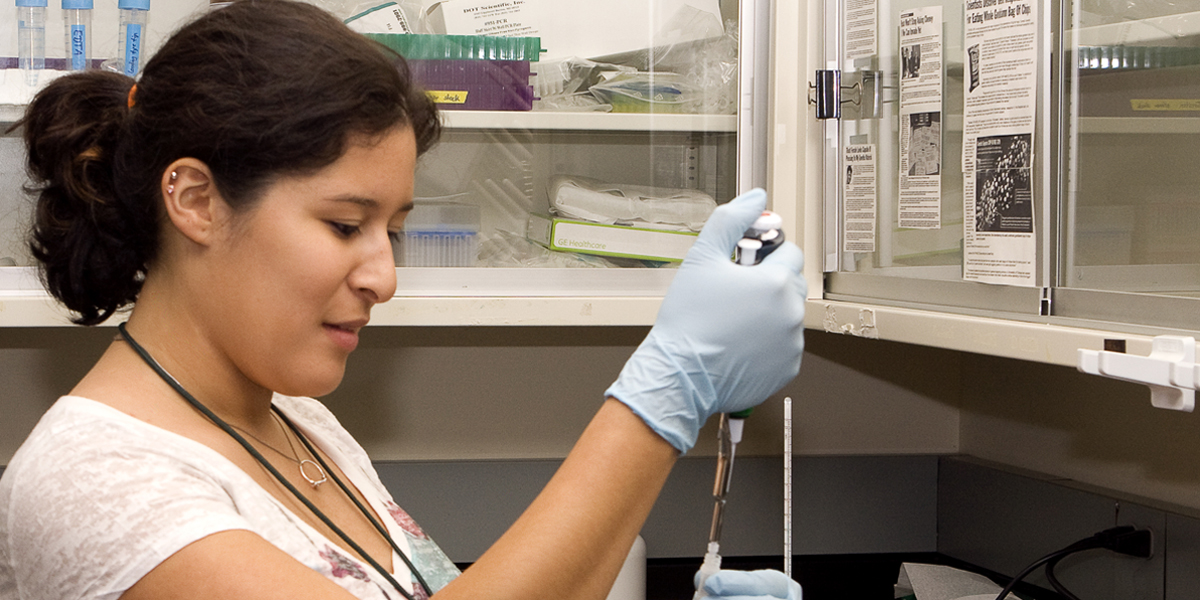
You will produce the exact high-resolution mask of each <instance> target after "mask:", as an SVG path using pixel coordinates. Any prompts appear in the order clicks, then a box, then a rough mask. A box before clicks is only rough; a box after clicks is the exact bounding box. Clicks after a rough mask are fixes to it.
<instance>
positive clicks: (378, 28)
mask: <svg viewBox="0 0 1200 600" xmlns="http://www.w3.org/2000/svg"><path fill="white" fill-rule="evenodd" d="M309 1H311V2H314V3H315V2H323V3H329V4H340V5H342V7H341V8H340V11H341V12H338V11H331V12H333V13H334V14H335V15H338V16H339V17H341V18H342V19H343V20H344V22H345V23H346V25H347V26H349V27H350V29H353V30H354V31H357V32H359V33H424V31H422V30H421V26H420V17H421V3H420V2H419V1H413V0H399V1H383V0H372V1H370V2H363V1H362V0H309Z"/></svg>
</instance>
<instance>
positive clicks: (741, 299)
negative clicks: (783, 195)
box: [605, 189, 808, 452]
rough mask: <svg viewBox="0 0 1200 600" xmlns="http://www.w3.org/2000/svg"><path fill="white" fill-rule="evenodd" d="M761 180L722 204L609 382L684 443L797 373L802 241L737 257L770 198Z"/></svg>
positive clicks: (666, 434) (654, 425) (654, 424)
mask: <svg viewBox="0 0 1200 600" xmlns="http://www.w3.org/2000/svg"><path fill="white" fill-rule="evenodd" d="M766 203H767V194H766V192H764V191H762V190H760V189H756V190H753V191H750V192H747V193H745V194H742V195H741V196H738V197H737V198H734V199H733V200H731V201H730V202H729V203H727V204H724V205H721V206H719V207H717V210H716V211H715V212H713V214H712V216H711V217H709V219H708V222H707V223H706V224H705V225H704V230H703V231H701V232H700V236H699V238H697V239H696V243H695V244H694V245H692V248H691V250H689V251H688V253H687V257H686V258H684V260H683V264H682V265H680V267H679V272H678V273H676V274H675V280H674V281H673V282H672V283H671V287H670V289H668V290H667V295H666V297H665V298H664V299H663V302H662V307H661V308H660V309H659V311H658V318H657V319H656V320H655V322H654V327H653V328H651V329H650V333H649V335H647V336H646V339H645V341H643V342H642V344H641V345H640V346H638V349H637V350H636V351H635V352H634V353H633V356H632V357H630V359H629V362H627V363H625V368H623V369H622V370H621V375H620V376H619V377H618V378H617V381H616V382H615V383H613V384H612V386H611V387H609V388H608V391H607V392H605V394H607V395H608V396H612V397H613V398H616V399H617V400H620V401H621V402H623V403H625V404H626V405H627V406H629V408H630V409H632V410H633V412H635V413H637V415H638V416H640V417H641V418H642V419H643V420H644V421H646V424H648V425H649V426H650V428H651V429H653V430H654V431H656V432H657V433H658V434H659V435H661V436H662V437H663V438H664V439H666V440H667V441H668V442H670V444H671V445H672V446H675V448H677V449H678V450H679V451H680V452H687V451H688V450H689V449H690V448H691V447H692V446H693V445H694V444H695V443H696V436H697V435H698V434H699V431H700V427H701V426H703V425H704V422H705V421H707V420H708V418H709V417H710V416H712V415H713V414H716V413H721V412H735V411H739V410H743V409H746V408H750V407H752V406H756V405H758V404H759V403H761V402H762V401H763V400H766V399H767V396H770V395H771V394H773V393H775V392H777V391H779V388H781V387H783V385H784V384H786V383H787V382H789V381H791V380H792V379H793V378H795V377H796V374H797V373H799V371H800V355H801V353H802V352H803V350H804V300H805V295H806V294H807V289H808V286H807V285H806V284H805V282H804V277H803V276H802V275H801V274H800V272H801V269H802V267H803V266H804V257H803V255H802V254H801V252H800V248H798V247H796V245H795V244H793V243H791V242H785V243H784V244H783V245H782V246H780V247H779V249H777V250H776V251H775V252H772V253H771V254H770V255H768V256H767V258H765V259H763V261H762V262H761V263H759V264H758V265H754V266H746V265H737V264H734V263H733V261H732V260H731V256H732V255H733V250H734V247H735V246H736V245H737V242H738V240H740V239H741V238H742V234H743V233H744V232H745V231H746V229H747V228H749V227H750V225H751V224H753V223H754V220H755V219H757V218H758V217H759V215H761V214H762V211H763V209H764V208H765V207H766Z"/></svg>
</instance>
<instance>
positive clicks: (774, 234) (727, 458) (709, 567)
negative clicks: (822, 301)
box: [693, 210, 784, 600]
mask: <svg viewBox="0 0 1200 600" xmlns="http://www.w3.org/2000/svg"><path fill="white" fill-rule="evenodd" d="M783 239H784V236H783V219H782V218H781V217H780V216H779V215H777V214H775V213H773V212H771V211H769V210H764V211H763V213H762V214H761V215H759V217H758V218H757V219H755V221H754V223H753V224H752V225H751V226H750V228H749V229H747V230H746V231H745V233H743V234H742V239H741V240H738V243H737V247H736V248H735V249H734V257H733V261H734V262H735V263H737V264H739V265H756V264H758V263H760V262H762V260H763V259H764V258H766V257H767V255H769V254H771V253H772V252H774V251H775V250H776V249H777V248H779V246H780V245H782V244H783ZM752 410H753V409H749V408H748V409H746V410H743V411H739V412H736V413H732V414H728V413H722V414H721V420H720V423H718V428H717V476H716V480H715V481H714V482H713V518H712V527H711V528H710V529H709V532H708V549H707V551H706V552H705V553H704V562H703V563H702V564H701V565H700V580H699V581H698V582H697V585H696V595H695V596H693V600H700V599H701V598H704V582H705V581H706V580H707V579H708V578H709V576H711V575H712V574H714V573H716V572H717V571H719V570H721V527H722V526H723V525H724V522H725V496H726V495H727V494H728V493H729V482H730V480H731V479H732V477H733V456H734V453H735V452H736V451H737V445H738V444H739V443H740V442H741V441H742V428H743V425H744V424H745V421H746V417H749V416H750V412H751V411H752Z"/></svg>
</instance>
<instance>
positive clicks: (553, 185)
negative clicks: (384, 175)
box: [397, 114, 737, 268]
mask: <svg viewBox="0 0 1200 600" xmlns="http://www.w3.org/2000/svg"><path fill="white" fill-rule="evenodd" d="M456 116H457V115H451V116H450V117H451V119H450V120H451V122H453V121H454V117H456ZM527 116H528V117H529V118H530V119H529V120H530V121H531V122H534V123H536V124H541V125H543V126H546V127H547V128H544V129H530V128H497V129H485V128H477V127H451V128H449V129H448V130H447V131H446V132H445V134H444V135H443V138H442V141H441V143H440V144H439V145H438V146H437V147H435V148H434V150H433V151H431V152H430V154H429V155H428V156H426V157H424V158H423V159H422V164H421V166H420V168H419V169H418V177H417V196H418V200H417V202H418V206H421V205H422V204H424V203H434V202H446V201H449V202H453V203H459V204H466V205H470V206H472V207H476V210H477V219H478V232H479V233H478V243H479V256H478V260H477V261H475V262H474V263H473V264H469V265H467V264H461V265H437V264H414V263H412V262H406V261H405V259H406V258H409V259H411V258H413V255H412V254H407V255H406V254H403V252H404V250H403V249H402V250H401V251H400V254H398V261H397V264H398V265H400V266H478V267H527V268H566V267H632V268H645V267H649V268H657V267H664V266H666V267H670V266H674V264H675V263H672V262H668V261H662V260H658V261H656V260H644V259H635V258H629V257H624V256H616V255H617V254H627V253H625V252H622V251H619V250H615V251H612V252H609V251H608V250H607V249H606V250H599V251H598V252H597V253H578V252H566V251H549V250H547V249H546V248H543V247H541V246H539V245H538V244H535V243H532V242H530V241H529V240H527V239H525V238H526V234H527V229H528V228H529V227H532V226H534V225H533V224H531V221H530V219H531V215H532V216H533V217H534V218H535V219H536V218H537V217H538V216H540V215H547V216H557V217H562V218H571V219H574V220H594V221H595V222H598V223H603V222H605V221H607V222H608V223H611V222H612V221H613V220H616V221H617V222H618V223H631V222H638V223H637V226H638V227H641V228H665V227H672V228H673V229H675V228H680V227H681V226H686V225H687V224H691V226H693V227H695V228H698V227H699V226H700V225H701V224H702V223H703V221H704V220H705V219H706V218H707V214H708V211H710V210H711V206H709V205H708V203H711V202H715V201H716V200H717V199H729V198H731V197H732V196H733V195H734V188H735V184H736V181H735V178H734V173H735V172H736V141H737V134H736V132H735V131H734V128H735V123H734V121H733V117H732V115H730V116H728V117H727V118H713V119H709V118H704V117H703V116H695V117H693V116H691V115H666V116H650V115H645V116H644V118H641V119H639V121H637V122H635V123H633V124H632V126H638V125H640V126H642V127H645V128H647V129H649V130H622V129H608V128H607V127H614V125H618V124H620V122H624V121H623V120H622V119H621V117H623V116H628V115H619V114H597V115H593V116H591V118H590V119H589V120H588V122H589V123H591V124H593V125H595V127H596V128H595V129H591V130H581V129H575V128H570V127H572V125H574V124H575V123H577V122H578V121H579V120H575V121H574V123H573V122H572V121H571V120H568V121H567V122H566V123H565V128H563V129H554V128H550V127H554V126H556V125H557V123H556V121H555V120H554V119H557V118H559V117H562V115H549V116H550V117H552V119H542V120H539V119H538V117H540V116H542V115H537V114H532V115H527ZM606 119H609V120H611V121H613V122H610V121H608V120H606ZM614 122H618V123H614ZM575 126H577V125H575ZM705 127H712V128H716V129H718V130H715V131H703V130H702V129H703V128H705ZM673 129H674V130H673ZM693 129H701V130H693ZM720 129H724V131H721V130H720ZM616 190H622V191H616ZM650 192H655V193H657V194H658V196H657V197H659V198H662V199H667V198H674V202H676V203H678V205H677V206H683V207H684V208H678V207H674V208H670V209H669V210H664V209H663V208H661V207H655V206H653V205H651V204H649V203H646V202H644V201H642V200H640V199H638V198H639V197H638V194H639V193H641V194H642V195H643V196H645V195H646V194H647V193H650ZM663 203H664V204H665V200H664V202H663ZM712 206H715V204H712ZM605 210H609V211H615V212H613V213H611V214H609V215H605V214H603V213H604V211H605ZM571 211H578V212H574V213H573V212H571ZM689 211H690V212H691V213H692V214H691V215H688V212H689ZM606 217H608V218H606ZM655 221H660V223H655ZM667 223H672V224H671V225H667ZM601 229H607V228H601ZM651 234H652V235H653V232H651ZM659 235H660V236H663V239H664V240H666V241H663V242H661V243H662V244H670V243H673V241H672V240H674V239H675V238H679V237H681V236H679V235H677V234H675V233H661V234H659ZM411 239H412V238H411V236H410V237H408V238H406V241H407V240H411ZM672 248H673V247H672ZM648 251H651V250H648ZM663 251H664V253H665V252H668V251H671V252H673V251H674V250H673V249H671V250H668V249H666V247H665V246H664V249H663Z"/></svg>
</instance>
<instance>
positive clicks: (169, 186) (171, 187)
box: [167, 171, 179, 194]
mask: <svg viewBox="0 0 1200 600" xmlns="http://www.w3.org/2000/svg"><path fill="white" fill-rule="evenodd" d="M178 177H179V173H176V172H175V171H171V183H169V184H167V193H168V194H174V193H175V179H176V178H178Z"/></svg>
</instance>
